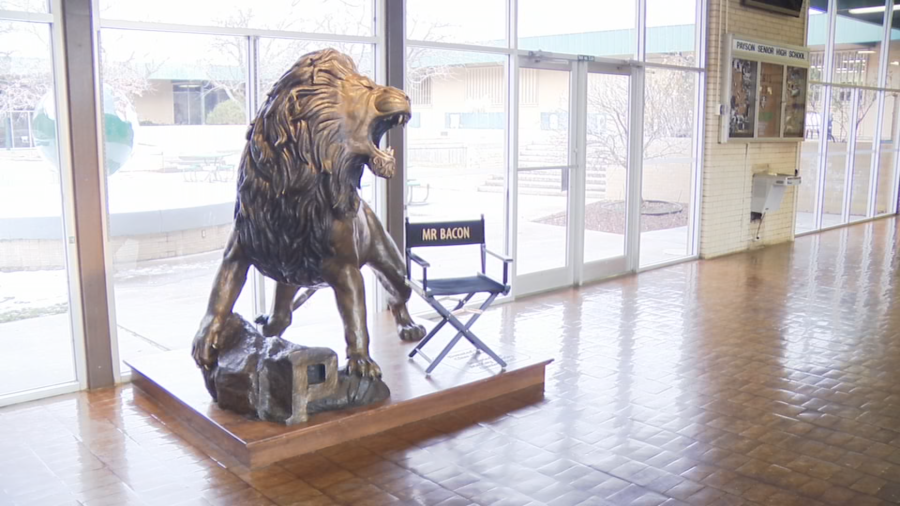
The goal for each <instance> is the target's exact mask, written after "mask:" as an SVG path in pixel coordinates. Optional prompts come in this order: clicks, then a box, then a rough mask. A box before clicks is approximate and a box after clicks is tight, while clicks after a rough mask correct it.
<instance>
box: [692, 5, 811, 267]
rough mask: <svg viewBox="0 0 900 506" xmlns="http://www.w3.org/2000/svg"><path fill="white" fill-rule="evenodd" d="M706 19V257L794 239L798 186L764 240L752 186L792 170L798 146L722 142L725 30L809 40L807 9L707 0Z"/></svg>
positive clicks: (769, 220) (766, 226)
mask: <svg viewBox="0 0 900 506" xmlns="http://www.w3.org/2000/svg"><path fill="white" fill-rule="evenodd" d="M708 19H709V32H708V36H707V51H708V57H707V58H708V59H707V68H708V69H709V72H708V73H707V77H706V86H707V88H706V114H705V121H706V139H705V144H704V153H703V198H702V205H701V213H702V218H701V219H702V222H701V235H700V256H701V257H703V258H711V257H715V256H719V255H725V254H728V253H734V252H737V251H742V250H746V249H750V248H754V247H758V246H762V245H764V244H774V243H779V242H784V241H790V240H792V239H793V224H794V195H795V194H796V189H794V188H791V189H788V191H787V192H785V196H784V200H783V201H782V203H781V208H780V209H779V210H778V211H776V212H773V213H770V214H769V215H768V216H766V219H765V222H764V223H763V226H762V229H761V230H760V237H761V240H760V241H755V240H754V238H755V237H756V232H757V227H758V226H759V223H758V222H753V223H751V222H750V187H751V185H752V177H753V173H754V172H778V173H784V174H794V170H795V168H796V166H797V154H798V153H797V151H798V146H797V144H794V143H774V142H769V143H740V142H729V143H727V144H719V142H718V137H719V122H720V117H719V115H718V106H719V104H720V103H721V89H722V88H721V87H722V83H721V81H722V76H721V74H722V68H721V67H722V41H723V40H724V36H725V34H726V33H739V34H741V35H745V36H748V37H755V38H758V39H762V40H767V41H771V42H780V43H782V44H792V45H796V46H803V45H805V42H806V10H805V9H804V14H803V15H802V16H800V17H799V18H794V17H790V16H782V15H777V14H773V13H769V12H766V11H762V10H758V9H751V8H747V7H744V6H742V5H741V2H740V0H709V18H708ZM726 30H727V32H726Z"/></svg>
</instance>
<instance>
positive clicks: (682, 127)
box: [640, 68, 698, 267]
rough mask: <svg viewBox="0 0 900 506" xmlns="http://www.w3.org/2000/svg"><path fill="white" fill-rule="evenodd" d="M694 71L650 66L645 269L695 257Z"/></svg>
mask: <svg viewBox="0 0 900 506" xmlns="http://www.w3.org/2000/svg"><path fill="white" fill-rule="evenodd" d="M697 76H698V74H697V73H695V72H687V71H679V70H668V69H659V68H648V69H647V72H646V74H645V79H644V163H643V167H642V170H643V177H642V178H641V181H642V183H641V185H642V189H641V190H642V191H641V195H642V202H641V258H640V265H641V266H642V267H644V266H647V265H653V264H657V263H662V262H669V261H672V260H676V259H678V258H684V257H687V256H690V255H691V254H692V253H693V248H692V241H691V236H690V227H689V224H690V222H691V220H692V219H693V205H692V204H693V201H694V198H693V195H694V193H693V186H692V183H693V180H692V174H693V171H694V167H695V166H696V160H695V159H694V157H693V146H694V138H695V136H696V128H695V124H694V123H695V122H694V115H695V110H696V105H697V104H696V98H697Z"/></svg>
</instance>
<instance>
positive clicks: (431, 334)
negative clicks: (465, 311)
mask: <svg viewBox="0 0 900 506" xmlns="http://www.w3.org/2000/svg"><path fill="white" fill-rule="evenodd" d="M474 295H475V294H474V293H470V294H469V295H467V296H466V297H465V298H464V299H462V300H461V301H459V302H458V303H457V304H456V307H455V308H453V311H457V310H459V308H461V307H463V306H465V305H466V303H467V302H469V300H470V299H471V298H472V296H474ZM435 303H436V304H437V305H438V306H440V304H441V303H440V302H435ZM432 307H434V308H435V310H437V306H432ZM441 307H442V308H443V307H444V306H441ZM438 312H439V313H440V311H438ZM451 312H452V311H451ZM446 324H447V317H446V316H444V319H443V320H441V321H440V322H439V323H438V324H437V325H435V326H434V328H433V329H431V332H429V333H428V335H427V336H425V338H424V339H422V340H421V341H419V344H418V345H416V347H415V348H413V351H411V352H409V358H413V357H415V356H416V353H418V352H419V351H420V350H421V349H422V347H423V346H425V345H426V344H428V341H431V338H432V337H434V336H435V334H437V333H438V331H440V330H441V329H442V328H444V325H446Z"/></svg>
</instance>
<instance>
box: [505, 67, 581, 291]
mask: <svg viewBox="0 0 900 506" xmlns="http://www.w3.org/2000/svg"><path fill="white" fill-rule="evenodd" d="M574 73H575V72H574V69H573V68H572V66H571V65H570V64H569V63H568V62H562V63H548V62H538V61H533V60H524V59H523V61H521V63H520V67H519V109H518V110H519V114H518V156H517V165H516V179H515V180H516V202H517V206H516V209H517V211H516V217H517V230H516V241H517V249H516V251H517V254H516V275H517V278H516V282H517V283H518V285H519V291H518V293H522V292H525V293H528V292H536V291H541V290H548V289H552V288H558V287H561V286H565V285H570V284H572V261H571V258H570V254H571V252H572V248H571V247H570V241H571V240H572V234H571V232H570V228H571V227H570V224H571V221H572V220H571V214H572V204H573V203H572V199H571V196H572V191H571V190H572V189H574V187H573V185H572V184H571V183H572V181H571V177H572V175H573V173H574V172H575V170H576V156H575V155H574V151H575V143H576V138H577V136H576V135H574V133H575V128H574V127H577V125H576V123H577V122H576V121H575V119H574V118H573V117H571V116H570V114H569V111H572V110H577V109H575V108H574V107H573V105H574V104H573V100H574V98H575V96H576V88H577V86H576V85H577V83H576V80H575V79H574Z"/></svg>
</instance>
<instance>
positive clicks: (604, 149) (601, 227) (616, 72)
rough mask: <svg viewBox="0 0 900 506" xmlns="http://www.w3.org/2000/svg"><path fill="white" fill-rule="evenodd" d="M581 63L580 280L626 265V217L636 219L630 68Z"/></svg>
mask: <svg viewBox="0 0 900 506" xmlns="http://www.w3.org/2000/svg"><path fill="white" fill-rule="evenodd" d="M585 67H586V68H585V70H586V72H585V78H584V80H583V83H584V90H583V97H582V99H583V100H584V104H585V107H584V108H583V110H584V111H585V117H584V118H583V119H582V124H583V125H584V127H583V128H584V133H585V139H584V142H585V148H584V150H583V152H584V159H583V160H580V163H579V167H580V168H581V169H582V170H580V171H579V176H580V177H579V178H578V183H579V184H580V186H581V187H582V191H581V192H579V196H580V197H582V198H583V201H582V202H580V203H579V205H578V210H579V211H580V216H579V217H578V218H579V221H580V222H581V223H580V224H579V226H578V230H579V235H580V236H581V242H582V244H581V245H580V248H579V250H580V251H581V252H582V255H581V257H580V258H578V259H577V260H578V263H577V268H576V271H577V272H576V281H578V282H580V283H584V282H587V281H591V280H595V279H600V278H604V277H609V276H613V275H616V274H621V273H623V272H626V271H627V270H629V268H630V267H629V264H628V262H627V253H629V252H630V251H631V250H632V248H631V247H630V245H629V244H628V241H627V240H626V239H627V238H629V237H630V236H631V235H632V234H630V233H629V220H630V219H631V220H634V219H635V218H636V216H635V213H633V212H632V210H631V209H629V207H630V204H631V201H632V200H633V199H631V198H629V195H628V191H629V189H631V188H633V187H634V186H633V185H630V184H629V179H630V178H631V170H630V163H629V162H630V160H631V157H630V155H629V146H630V145H631V143H630V140H629V139H630V132H631V128H630V126H631V119H630V116H631V108H630V105H631V104H630V101H629V96H630V93H629V90H630V87H631V75H630V70H629V68H627V67H625V68H619V67H610V66H600V65H597V64H594V63H590V64H586V65H585ZM635 230H636V228H635Z"/></svg>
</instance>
